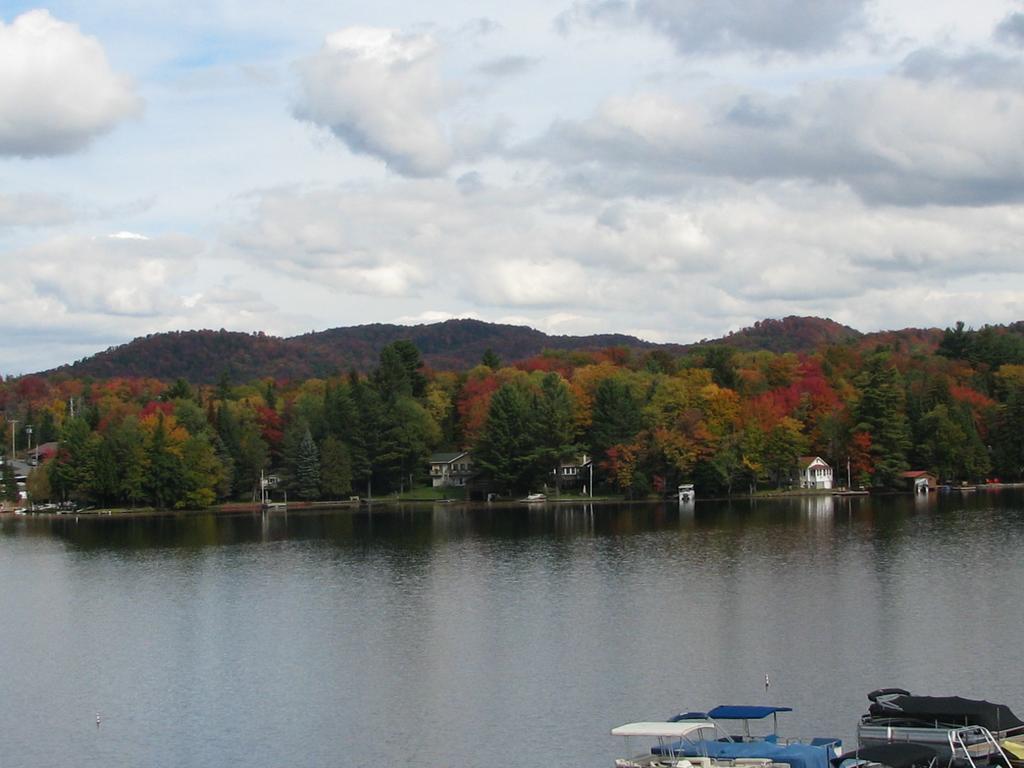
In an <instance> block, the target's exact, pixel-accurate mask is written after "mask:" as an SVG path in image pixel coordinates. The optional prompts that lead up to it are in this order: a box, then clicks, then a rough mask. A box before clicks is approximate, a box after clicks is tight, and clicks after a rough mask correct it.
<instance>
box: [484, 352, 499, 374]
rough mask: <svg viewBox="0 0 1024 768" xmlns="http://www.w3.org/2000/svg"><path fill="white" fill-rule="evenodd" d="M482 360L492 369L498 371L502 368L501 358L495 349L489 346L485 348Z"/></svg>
mask: <svg viewBox="0 0 1024 768" xmlns="http://www.w3.org/2000/svg"><path fill="white" fill-rule="evenodd" d="M480 362H481V363H482V364H483V365H486V366H487V367H488V368H490V369H491V370H492V371H496V370H498V369H499V368H501V358H500V357H498V355H497V354H495V352H494V350H493V349H491V348H490V347H488V348H487V349H486V350H484V356H483V357H482V358H480Z"/></svg>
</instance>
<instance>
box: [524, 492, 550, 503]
mask: <svg viewBox="0 0 1024 768" xmlns="http://www.w3.org/2000/svg"><path fill="white" fill-rule="evenodd" d="M547 499H548V497H547V496H546V495H545V494H543V493H529V494H527V495H526V498H524V499H522V501H525V502H537V501H547Z"/></svg>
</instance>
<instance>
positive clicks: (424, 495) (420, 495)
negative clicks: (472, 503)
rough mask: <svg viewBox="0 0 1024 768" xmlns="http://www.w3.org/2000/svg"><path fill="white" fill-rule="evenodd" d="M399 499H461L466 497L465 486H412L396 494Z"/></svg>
mask: <svg viewBox="0 0 1024 768" xmlns="http://www.w3.org/2000/svg"><path fill="white" fill-rule="evenodd" d="M398 498H399V500H400V501H439V500H441V499H455V500H456V501H463V500H465V498H466V489H465V488H444V487H438V488H434V487H433V486H432V485H425V486H423V487H422V488H413V489H412V490H411V491H406V492H405V493H403V494H400V495H399V496H398Z"/></svg>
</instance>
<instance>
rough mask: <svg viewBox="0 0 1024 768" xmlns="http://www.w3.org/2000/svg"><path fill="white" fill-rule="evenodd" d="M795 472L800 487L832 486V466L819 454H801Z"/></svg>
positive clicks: (826, 487)
mask: <svg viewBox="0 0 1024 768" xmlns="http://www.w3.org/2000/svg"><path fill="white" fill-rule="evenodd" d="M797 473H798V475H799V477H798V480H799V483H800V487H801V488H818V489H825V490H827V489H830V488H831V487H832V467H830V466H829V465H828V462H827V461H825V460H824V459H823V458H821V457H820V456H801V457H800V459H799V461H798V463H797Z"/></svg>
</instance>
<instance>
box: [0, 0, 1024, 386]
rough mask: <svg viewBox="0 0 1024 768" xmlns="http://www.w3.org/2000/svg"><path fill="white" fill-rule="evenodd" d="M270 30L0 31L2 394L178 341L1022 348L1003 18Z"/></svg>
mask: <svg viewBox="0 0 1024 768" xmlns="http://www.w3.org/2000/svg"><path fill="white" fill-rule="evenodd" d="M193 6H194V8H193ZM284 9H285V4H282V3H279V2H270V1H268V0H245V2H243V1H242V0H210V2H206V3H197V4H187V3H186V4H182V3H179V2H169V0H144V1H143V0H116V1H115V0H88V2H86V1H85V0H56V2H53V3H51V4H50V5H48V6H47V8H46V9H43V8H39V7H36V6H34V5H32V4H31V3H22V2H17V0H15V1H14V2H11V0H6V1H4V2H0V265H2V273H0V274H2V276H0V312H2V314H3V322H2V325H0V373H2V374H17V373H24V372H29V371H33V370H39V369H41V368H45V367H49V366H51V365H56V364H59V363H63V362H70V361H73V360H75V359H78V358H80V357H83V356H86V355H88V354H92V353H94V352H97V351H99V350H102V349H104V348H106V347H107V346H110V345H113V344H118V343H122V342H124V341H128V340H130V339H132V338H134V337H135V336H139V335H144V334H147V333H154V332H158V331H166V330H184V329H191V328H227V329H231V330H246V331H254V330H263V331H266V332H268V333H273V334H277V335H293V334H296V333H304V332H307V331H310V330H321V329H325V328H331V327H337V326H346V325H356V324H361V323H369V322H399V323H407V324H411V323H420V322H431V321H434V320H440V319H446V318H449V317H477V318H481V319H484V320H491V321H501V322H515V323H524V324H528V325H531V326H533V327H536V328H540V329H542V330H545V331H548V332H553V333H593V332H610V331H620V332H626V333H633V334H636V335H638V336H641V337H644V338H648V339H652V340H658V341H679V342H686V341H693V340H696V339H700V338H705V337H714V336H719V335H721V334H723V333H725V332H727V331H729V330H735V329H738V328H741V327H743V326H745V325H749V324H751V323H752V322H754V321H756V320H759V319H761V318H765V317H782V316H784V315H789V314H801V315H819V316H827V317H831V318H834V319H836V320H838V321H840V322H844V323H847V324H849V325H852V326H854V327H856V328H858V329H861V330H865V331H867V330H876V329H882V328H899V327H906V326H932V325H938V326H946V325H950V324H952V323H953V322H954V321H956V320H957V319H963V320H964V321H966V322H967V323H969V324H971V325H975V326H976V325H980V324H982V323H986V322H1008V321H1012V320H1018V319H1024V311H1022V299H1024V258H1022V256H1024V2H1021V1H1020V0H972V2H970V3H967V2H963V0H888V1H884V0H879V1H878V2H868V1H866V0H865V1H860V0H813V1H812V0H805V1H803V2H802V1H801V0H715V2H707V1H706V0H555V2H552V1H551V0H545V1H544V2H534V1H533V0H520V2H517V3H508V2H491V1H490V0H478V1H477V2H474V3H467V2H465V1H464V0H462V1H456V0H435V1H434V2H432V3H417V2H409V0H378V2H376V3H372V4H371V3H366V2H351V1H350V0H310V1H308V2H302V1H301V0H300V1H299V2H295V3H292V4H289V5H288V6H287V10H284Z"/></svg>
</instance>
